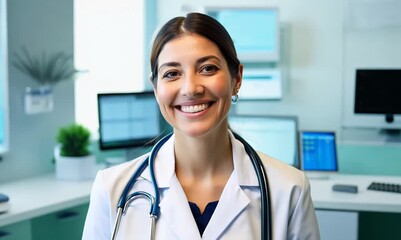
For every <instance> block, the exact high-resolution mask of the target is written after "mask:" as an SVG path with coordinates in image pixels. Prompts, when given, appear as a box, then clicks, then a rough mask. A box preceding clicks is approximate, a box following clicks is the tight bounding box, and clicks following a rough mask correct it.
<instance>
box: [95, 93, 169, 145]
mask: <svg viewBox="0 0 401 240" xmlns="http://www.w3.org/2000/svg"><path fill="white" fill-rule="evenodd" d="M97 97H98V112H99V117H98V119H99V146H100V149H101V150H106V149H116V148H133V147H139V146H144V145H147V144H150V145H151V144H153V143H154V141H156V140H157V139H158V138H159V137H160V135H161V132H162V127H163V120H162V119H163V118H162V117H161V114H160V110H159V107H158V104H157V102H156V99H155V96H154V93H153V92H138V93H101V94H98V96H97Z"/></svg>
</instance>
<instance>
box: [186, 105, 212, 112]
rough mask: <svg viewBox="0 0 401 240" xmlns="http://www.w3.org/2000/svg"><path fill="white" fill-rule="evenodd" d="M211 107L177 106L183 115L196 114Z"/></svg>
mask: <svg viewBox="0 0 401 240" xmlns="http://www.w3.org/2000/svg"><path fill="white" fill-rule="evenodd" d="M210 105H211V103H204V104H199V105H191V106H179V109H180V110H181V111H183V112H185V113H197V112H201V111H203V110H205V109H206V108H208V107H209V106H210Z"/></svg>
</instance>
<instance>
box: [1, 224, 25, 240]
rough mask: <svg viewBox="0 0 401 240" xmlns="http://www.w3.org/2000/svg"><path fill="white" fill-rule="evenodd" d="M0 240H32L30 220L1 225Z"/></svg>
mask: <svg viewBox="0 0 401 240" xmlns="http://www.w3.org/2000/svg"><path fill="white" fill-rule="evenodd" d="M0 240H32V236H31V222H30V221H29V220H27V221H22V222H18V223H15V224H11V225H7V226H4V227H0Z"/></svg>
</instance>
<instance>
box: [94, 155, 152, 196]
mask: <svg viewBox="0 0 401 240" xmlns="http://www.w3.org/2000/svg"><path fill="white" fill-rule="evenodd" d="M147 156H148V154H144V155H142V156H140V157H138V158H136V159H134V160H131V161H128V162H125V163H121V164H119V165H116V166H113V167H110V168H106V169H103V170H100V171H99V172H98V173H97V176H96V179H95V183H94V186H100V187H101V188H102V189H103V191H106V192H107V194H108V195H109V197H110V198H113V196H114V195H118V196H119V194H121V192H122V191H123V189H124V187H125V185H126V184H127V182H128V181H129V179H130V178H131V176H132V174H133V173H134V172H135V171H136V170H137V169H138V167H139V166H140V164H141V163H142V162H143V161H145V159H146V157H147Z"/></svg>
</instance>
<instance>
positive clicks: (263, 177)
mask: <svg viewBox="0 0 401 240" xmlns="http://www.w3.org/2000/svg"><path fill="white" fill-rule="evenodd" d="M233 134H234V137H235V138H236V139H237V140H239V141H240V142H241V143H242V144H243V145H244V148H245V152H246V153H247V154H248V156H249V158H250V159H251V162H252V165H253V167H254V169H255V172H256V176H257V178H258V182H259V188H260V202H261V239H263V240H267V239H272V231H271V229H272V221H271V208H270V205H271V204H270V194H269V193H270V188H269V182H268V180H267V174H266V170H265V168H264V166H263V163H262V160H261V159H260V157H259V155H258V153H257V152H256V151H255V150H254V149H253V148H252V147H251V146H250V145H249V143H248V142H246V141H245V140H244V139H243V138H242V137H241V136H239V135H238V134H236V133H235V132H233Z"/></svg>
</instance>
